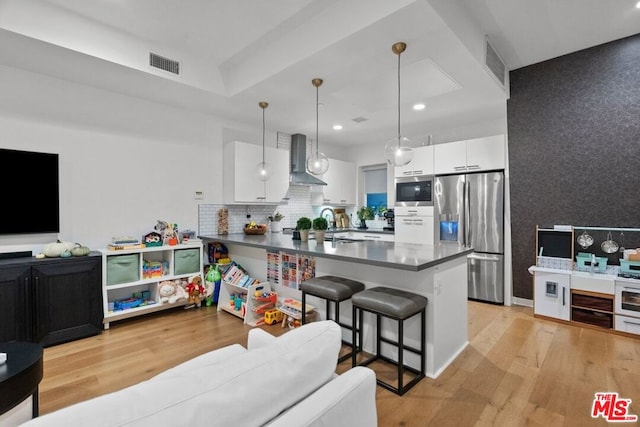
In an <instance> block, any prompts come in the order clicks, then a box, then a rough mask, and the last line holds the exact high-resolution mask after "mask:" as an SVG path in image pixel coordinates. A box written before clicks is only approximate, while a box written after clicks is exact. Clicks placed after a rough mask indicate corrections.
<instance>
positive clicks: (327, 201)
mask: <svg viewBox="0 0 640 427" xmlns="http://www.w3.org/2000/svg"><path fill="white" fill-rule="evenodd" d="M322 200H324V202H325V203H329V202H330V201H331V199H322Z"/></svg>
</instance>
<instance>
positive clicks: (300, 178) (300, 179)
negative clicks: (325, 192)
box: [289, 133, 327, 185]
mask: <svg viewBox="0 0 640 427" xmlns="http://www.w3.org/2000/svg"><path fill="white" fill-rule="evenodd" d="M290 156H291V164H290V165H289V172H290V174H289V184H291V185H327V183H326V182H324V181H322V180H320V179H318V178H316V177H315V176H313V175H311V174H310V173H308V172H307V137H306V136H305V135H302V134H299V133H296V134H293V135H291V151H290Z"/></svg>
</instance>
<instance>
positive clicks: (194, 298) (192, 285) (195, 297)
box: [185, 275, 206, 307]
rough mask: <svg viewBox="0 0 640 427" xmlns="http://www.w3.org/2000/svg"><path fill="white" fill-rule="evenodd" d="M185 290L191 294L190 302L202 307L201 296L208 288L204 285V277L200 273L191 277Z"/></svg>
mask: <svg viewBox="0 0 640 427" xmlns="http://www.w3.org/2000/svg"><path fill="white" fill-rule="evenodd" d="M185 291H187V293H188V294H189V304H193V305H195V306H197V307H200V297H201V296H203V295H204V294H205V293H206V289H205V288H204V286H203V285H202V277H201V276H200V275H197V276H192V277H190V278H189V284H188V285H187V286H186V287H185Z"/></svg>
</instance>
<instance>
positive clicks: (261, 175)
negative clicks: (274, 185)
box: [257, 101, 271, 181]
mask: <svg viewBox="0 0 640 427" xmlns="http://www.w3.org/2000/svg"><path fill="white" fill-rule="evenodd" d="M258 105H259V106H260V108H262V161H261V162H260V163H258V165H257V168H258V170H257V173H258V179H259V180H260V181H267V180H268V179H269V178H271V165H270V164H269V163H267V162H266V161H265V160H264V110H266V108H267V107H268V106H269V103H268V102H264V101H263V102H259V103H258Z"/></svg>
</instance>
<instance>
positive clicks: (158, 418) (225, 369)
mask: <svg viewBox="0 0 640 427" xmlns="http://www.w3.org/2000/svg"><path fill="white" fill-rule="evenodd" d="M340 343H341V332H340V327H339V326H338V325H337V324H336V323H335V322H333V321H330V320H326V321H321V322H314V323H309V324H306V325H304V326H302V327H300V328H297V329H294V330H291V331H289V332H287V333H285V334H284V335H282V336H280V337H278V338H276V339H275V340H274V342H273V343H272V344H267V345H265V346H262V347H260V348H258V349H256V350H252V351H244V352H238V353H235V352H234V353H233V355H232V356H231V357H227V358H225V360H222V361H219V362H218V363H212V364H207V366H206V368H205V369H201V368H198V366H197V365H198V364H197V363H195V364H194V363H189V362H186V363H185V365H186V366H187V367H188V368H189V367H190V368H193V369H184V367H183V366H182V365H179V366H177V367H176V368H173V369H172V371H173V372H172V373H171V374H166V375H163V374H160V375H157V376H155V377H153V378H151V379H149V380H147V381H144V382H141V383H139V384H136V385H134V386H131V387H128V388H125V389H123V390H120V391H117V392H114V393H110V394H107V395H104V396H100V397H96V398H94V399H91V400H88V401H85V402H81V403H78V404H76V405H73V406H70V407H67V408H64V409H61V410H59V411H56V412H53V413H50V414H47V415H44V416H41V417H39V418H36V419H34V420H32V421H30V422H29V423H27V425H29V426H45V425H50V426H60V425H64V426H87V425H91V426H115V425H117V426H158V425H188V426H190V427H195V426H218V425H219V426H230V425H240V424H242V425H243V426H260V425H263V424H265V423H266V422H268V421H269V420H271V419H272V418H274V417H276V416H277V415H278V414H279V413H281V412H282V411H283V410H285V409H287V408H289V407H290V406H292V405H293V404H295V403H296V402H298V401H299V400H301V399H303V398H304V397H306V396H307V395H309V394H311V393H312V392H313V391H314V390H316V389H317V388H318V387H320V386H322V385H323V384H324V383H326V382H327V381H329V380H330V379H331V377H332V375H333V373H334V371H335V369H336V364H337V359H338V352H339V350H340ZM216 351H219V350H216ZM210 357H215V356H210ZM204 359H206V358H203V360H204Z"/></svg>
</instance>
